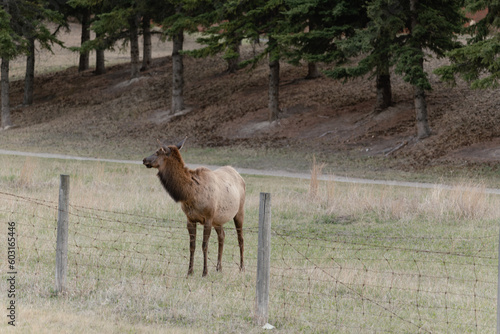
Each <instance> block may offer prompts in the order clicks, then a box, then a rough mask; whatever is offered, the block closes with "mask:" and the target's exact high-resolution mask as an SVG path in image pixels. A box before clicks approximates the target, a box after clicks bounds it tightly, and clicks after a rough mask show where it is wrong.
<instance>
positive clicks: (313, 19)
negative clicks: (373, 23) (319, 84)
mask: <svg viewBox="0 0 500 334" xmlns="http://www.w3.org/2000/svg"><path fill="white" fill-rule="evenodd" d="M286 3H287V7H288V11H287V12H286V13H285V15H286V16H287V27H286V29H284V31H283V34H282V35H281V36H280V40H281V42H282V43H283V44H284V45H287V46H288V47H287V48H286V51H285V52H286V57H287V59H288V60H289V61H290V62H291V63H292V64H295V65H298V64H299V63H300V61H301V60H305V61H307V62H308V75H307V77H308V78H314V77H317V76H318V75H319V73H318V72H317V68H316V63H318V62H328V63H330V62H341V61H343V60H344V58H345V55H344V53H343V51H342V50H341V49H340V48H339V42H340V41H342V40H345V39H346V38H349V37H351V36H352V35H353V34H354V32H355V29H356V28H358V29H360V28H364V27H365V25H366V22H367V16H366V10H365V9H364V8H363V4H364V1H363V0H354V1H347V0H336V1H332V0H287V1H286Z"/></svg>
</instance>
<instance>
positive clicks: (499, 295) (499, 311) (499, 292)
mask: <svg viewBox="0 0 500 334" xmlns="http://www.w3.org/2000/svg"><path fill="white" fill-rule="evenodd" d="M497 269H498V280H497V334H500V233H499V236H498V268H497Z"/></svg>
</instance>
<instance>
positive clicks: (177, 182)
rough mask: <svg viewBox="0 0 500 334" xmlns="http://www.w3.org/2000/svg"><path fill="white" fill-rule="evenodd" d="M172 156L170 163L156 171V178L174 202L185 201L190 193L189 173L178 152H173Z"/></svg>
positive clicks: (190, 180)
mask: <svg viewBox="0 0 500 334" xmlns="http://www.w3.org/2000/svg"><path fill="white" fill-rule="evenodd" d="M172 154H173V155H174V157H173V159H172V161H171V163H169V165H168V166H162V167H160V168H159V169H158V177H159V178H160V182H161V184H162V185H163V187H164V188H165V190H166V191H167V192H168V194H169V195H170V197H172V199H173V200H174V201H176V202H179V201H186V200H187V199H188V198H189V197H190V194H191V193H192V185H193V181H192V179H191V173H190V171H189V168H187V167H185V165H184V161H183V160H182V157H181V156H180V154H179V152H178V151H177V152H175V151H174V152H172Z"/></svg>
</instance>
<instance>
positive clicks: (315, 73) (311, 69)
mask: <svg viewBox="0 0 500 334" xmlns="http://www.w3.org/2000/svg"><path fill="white" fill-rule="evenodd" d="M320 76H321V74H320V73H319V70H318V64H316V63H313V62H309V63H307V76H306V79H316V78H319V77H320Z"/></svg>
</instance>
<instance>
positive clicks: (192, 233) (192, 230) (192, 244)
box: [187, 221, 196, 276]
mask: <svg viewBox="0 0 500 334" xmlns="http://www.w3.org/2000/svg"><path fill="white" fill-rule="evenodd" d="M187 229H188V232H189V269H188V273H187V274H188V276H189V275H192V274H193V262H194V250H195V249H196V223H195V222H191V221H188V222H187Z"/></svg>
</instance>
